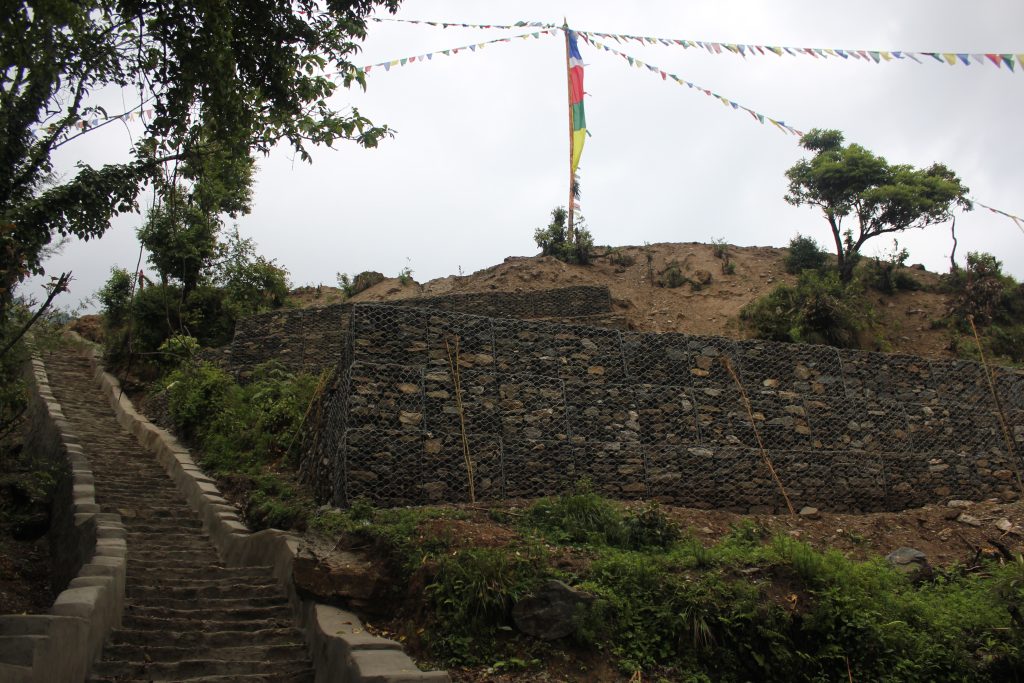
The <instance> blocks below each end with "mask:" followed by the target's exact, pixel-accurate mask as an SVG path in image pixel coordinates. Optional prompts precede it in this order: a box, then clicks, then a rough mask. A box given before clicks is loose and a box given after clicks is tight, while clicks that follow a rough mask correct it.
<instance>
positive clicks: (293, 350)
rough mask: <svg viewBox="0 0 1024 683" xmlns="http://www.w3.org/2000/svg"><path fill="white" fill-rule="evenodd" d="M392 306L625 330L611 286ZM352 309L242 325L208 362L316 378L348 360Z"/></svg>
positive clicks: (283, 314)
mask: <svg viewBox="0 0 1024 683" xmlns="http://www.w3.org/2000/svg"><path fill="white" fill-rule="evenodd" d="M392 305H396V306H403V307H409V306H411V307H416V308H432V309H437V310H444V311H452V312H461V313H474V314H477V315H487V316H492V317H502V318H504V317H508V318H524V319H530V318H549V319H552V320H553V321H557V322H563V323H571V322H576V323H582V324H586V325H593V326H598V327H608V328H612V329H625V327H626V320H625V317H624V316H622V315H618V314H615V313H612V312H611V293H610V292H609V290H608V288H607V287H597V286H590V285H587V286H578V287H562V288H559V289H549V290H542V291H537V292H513V293H505V292H481V293H468V294H447V295H444V296H435V297H421V298H417V299H403V300H401V301H397V302H394V303H393V304H392ZM350 310H351V305H350V304H335V305H333V306H325V307H323V308H304V309H295V308H293V309H281V310H277V311H270V312H268V313H263V314H260V315H256V316H252V317H249V318H245V319H243V320H240V321H239V322H238V325H237V327H236V328H235V336H234V339H233V340H232V342H231V346H230V349H229V351H228V353H226V354H224V353H221V352H216V351H214V352H210V351H205V352H204V353H203V356H202V358H203V359H204V360H210V361H213V362H217V363H224V364H226V365H227V366H228V367H229V368H230V369H231V370H232V372H234V373H235V374H236V375H237V376H238V377H239V379H240V380H241V381H246V380H248V379H249V378H250V377H251V375H252V371H253V369H254V368H255V367H256V366H257V365H259V364H260V363H265V362H267V361H269V360H276V361H278V362H279V363H281V364H282V365H284V366H285V367H286V368H287V369H288V370H290V371H292V372H312V373H316V372H319V371H321V370H322V369H324V368H329V367H334V366H336V365H337V364H338V363H339V362H341V360H342V350H343V349H344V348H345V344H346V337H345V335H346V334H347V330H348V315H349V311H350Z"/></svg>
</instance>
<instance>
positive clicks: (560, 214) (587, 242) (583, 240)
mask: <svg viewBox="0 0 1024 683" xmlns="http://www.w3.org/2000/svg"><path fill="white" fill-rule="evenodd" d="M567 220H568V213H567V212H566V210H565V208H564V207H561V206H559V207H555V208H554V209H552V210H551V222H550V223H549V224H548V227H546V228H537V230H535V231H534V233H533V240H534V241H535V242H536V243H537V246H538V247H540V252H541V256H553V257H554V258H556V259H558V260H559V261H564V262H566V263H575V264H577V265H581V266H585V265H588V264H589V263H590V255H591V251H592V250H593V248H594V237H593V235H591V234H590V231H589V230H587V228H586V225H585V223H584V221H583V219H582V218H580V219H579V220H577V221H576V225H574V226H573V227H574V231H573V240H572V242H570V241H569V239H568V236H567V230H566V221H567Z"/></svg>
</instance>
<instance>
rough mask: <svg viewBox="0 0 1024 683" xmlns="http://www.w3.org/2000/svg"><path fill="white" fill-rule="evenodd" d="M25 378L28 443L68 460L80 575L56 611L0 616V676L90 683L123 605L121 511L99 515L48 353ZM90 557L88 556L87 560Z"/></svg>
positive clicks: (73, 551) (72, 555)
mask: <svg viewBox="0 0 1024 683" xmlns="http://www.w3.org/2000/svg"><path fill="white" fill-rule="evenodd" d="M26 376H27V378H28V379H29V380H30V382H31V384H32V391H31V393H30V399H29V400H30V401H31V404H30V407H29V420H30V425H31V427H30V438H29V439H27V440H26V447H33V448H36V449H38V450H40V451H43V452H45V453H46V454H47V455H48V457H50V458H52V459H54V460H57V459H66V461H67V462H68V464H69V470H70V479H71V480H70V486H69V489H70V490H69V496H68V497H69V500H67V501H66V503H67V504H68V505H69V506H70V510H67V511H66V512H67V513H69V514H70V519H71V520H72V523H73V531H72V535H73V538H74V540H75V543H74V544H73V547H71V548H62V550H63V551H64V552H66V553H68V554H69V557H68V558H66V559H67V560H68V561H70V562H71V563H73V564H74V565H77V567H78V568H77V575H76V576H75V577H74V578H72V579H71V581H70V583H69V584H68V586H67V588H66V589H65V590H64V591H62V592H61V593H60V594H59V595H58V596H57V598H56V600H54V603H53V607H52V608H51V609H50V614H36V615H5V616H0V680H3V681H5V682H8V683H21V682H23V681H24V682H28V681H32V682H34V683H50V682H53V683H67V682H75V681H84V680H85V678H86V676H88V674H89V671H90V669H91V667H92V663H93V662H94V661H95V660H96V659H97V658H98V657H99V655H100V653H101V652H102V650H103V643H104V641H106V639H107V636H108V635H109V634H110V631H111V629H113V628H115V627H117V626H119V625H120V624H121V614H122V612H123V609H124V589H125V569H126V567H127V548H126V546H125V542H124V537H125V529H124V525H123V524H122V523H121V517H120V515H116V514H105V513H101V512H100V507H99V505H97V504H96V489H95V488H94V486H93V475H92V469H91V468H90V466H89V461H88V459H87V458H86V456H85V452H84V451H83V449H82V446H81V443H80V442H79V440H78V437H77V436H76V435H75V434H74V433H73V431H72V430H71V429H70V425H69V423H68V421H67V419H66V418H65V416H64V412H63V411H62V410H61V406H60V404H59V403H58V402H57V400H56V399H55V398H54V396H53V392H52V391H51V389H50V382H49V378H48V377H47V375H46V368H45V366H44V365H43V361H42V358H40V356H39V355H38V354H37V353H35V352H33V354H32V360H31V368H30V369H27V370H26ZM85 558H89V559H88V561H86V559H85Z"/></svg>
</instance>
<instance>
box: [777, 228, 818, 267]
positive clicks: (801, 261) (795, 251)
mask: <svg viewBox="0 0 1024 683" xmlns="http://www.w3.org/2000/svg"><path fill="white" fill-rule="evenodd" d="M828 262H829V258H828V252H826V251H825V250H824V249H822V248H821V246H820V245H819V244H818V242H817V240H815V239H814V238H813V237H805V236H803V235H801V234H800V233H797V235H796V237H794V238H793V239H791V240H789V251H788V253H787V254H786V258H785V260H784V261H783V265H784V267H785V269H786V272H787V273H789V274H790V275H799V274H800V273H802V272H804V271H805V270H816V271H824V270H825V269H826V268H827V266H828Z"/></svg>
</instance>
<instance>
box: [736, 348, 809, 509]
mask: <svg viewBox="0 0 1024 683" xmlns="http://www.w3.org/2000/svg"><path fill="white" fill-rule="evenodd" d="M722 365H724V366H725V369H726V370H728V371H729V375H730V376H731V377H732V381H733V382H735V383H736V387H737V388H738V389H739V390H740V397H741V398H742V399H743V407H744V408H746V409H747V417H748V418H749V419H750V428H751V429H753V430H754V438H756V439H757V445H758V446H759V447H760V449H761V458H762V459H763V460H764V464H765V465H767V466H768V471H769V472H770V473H771V475H772V479H774V480H775V483H776V485H778V487H779V491H780V492H782V498H783V499H784V500H785V501H786V507H787V508H788V509H789V514H791V515H795V514H796V510H794V509H793V502H792V501H791V500H790V499H789V494H787V493H786V487H785V486H783V485H782V480H781V479H779V475H778V474H777V473H776V472H775V467H774V466H773V465H772V459H771V458H769V457H768V451H767V450H766V449H765V447H764V441H762V440H761V433H760V432H759V431H757V425H756V424H755V423H754V409H753V408H751V406H750V398H749V397H748V396H747V392H746V390H745V389H744V388H743V384H741V383H740V378H739V377H738V376H737V375H736V371H735V370H733V369H732V363H730V362H729V358H728V356H722Z"/></svg>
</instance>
